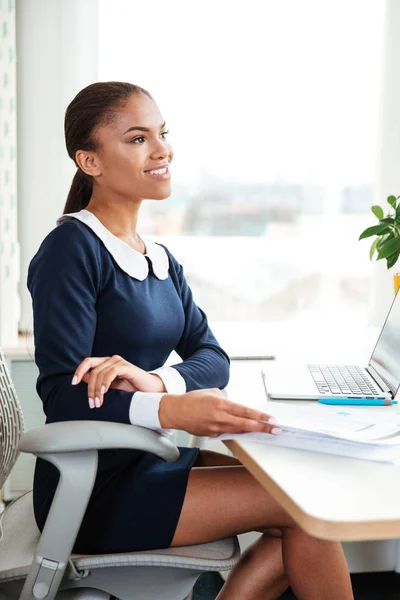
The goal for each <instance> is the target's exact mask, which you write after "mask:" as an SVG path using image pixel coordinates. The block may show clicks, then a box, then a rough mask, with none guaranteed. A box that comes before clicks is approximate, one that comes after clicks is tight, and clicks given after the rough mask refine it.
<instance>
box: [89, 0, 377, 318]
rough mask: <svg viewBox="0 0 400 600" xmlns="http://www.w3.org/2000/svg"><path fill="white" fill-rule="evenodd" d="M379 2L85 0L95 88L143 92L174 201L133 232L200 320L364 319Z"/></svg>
mask: <svg viewBox="0 0 400 600" xmlns="http://www.w3.org/2000/svg"><path fill="white" fill-rule="evenodd" d="M383 11H384V3H383V2H382V1H381V0H332V1H325V2H321V1H320V0H302V2H298V0H246V1H243V0H241V1H232V0H230V1H227V0H202V2H188V1H187V0H171V1H170V2H168V3H166V2H161V1H159V0H153V1H152V2H139V1H132V0H113V2H109V1H108V0H100V37H99V44H100V79H101V80H109V79H120V80H126V81H131V82H132V83H137V84H139V85H141V86H143V87H145V88H147V89H148V90H149V91H150V92H151V93H152V95H153V96H154V98H155V99H156V101H157V102H158V104H159V106H160V108H161V112H162V114H163V116H164V118H165V119H166V120H167V124H168V127H169V129H170V131H171V134H170V140H171V143H172V145H173V146H174V149H175V160H174V164H173V169H172V174H173V193H172V196H171V198H169V199H168V200H165V201H162V202H156V201H149V202H146V203H144V205H143V207H142V211H141V222H140V232H141V233H142V234H148V235H149V234H151V236H153V237H155V238H157V237H158V236H160V237H162V238H163V240H164V241H165V243H166V244H167V245H168V246H169V247H170V249H171V250H172V251H173V252H174V253H175V255H176V256H177V258H178V259H179V260H181V262H182V263H183V264H184V267H185V272H186V275H187V277H188V279H189V281H190V284H191V286H192V288H193V290H194V293H195V297H196V300H197V302H198V303H199V304H200V305H201V306H202V308H204V310H205V311H206V312H207V314H208V316H209V318H210V320H212V321H235V320H236V321H240V320H245V321H250V320H256V321H260V320H262V321H269V320H285V321H300V320H304V319H308V318H310V316H316V315H320V316H323V315H326V314H328V313H330V311H331V310H332V307H333V306H335V311H336V312H335V314H336V315H337V316H339V317H340V318H341V319H342V321H344V322H353V323H354V321H355V320H356V321H358V322H361V323H362V322H364V321H366V313H367V293H366V292H367V280H368V275H369V270H370V264H369V261H368V248H367V245H366V243H365V242H364V243H361V242H358V241H357V239H358V235H359V233H360V232H361V231H362V230H363V229H364V228H365V227H367V226H368V224H369V223H370V222H372V221H373V217H372V214H371V213H369V207H370V205H371V204H373V202H374V183H375V160H376V154H377V151H376V138H377V125H378V104H379V88H380V71H381V46H382V38H383V18H384V15H383Z"/></svg>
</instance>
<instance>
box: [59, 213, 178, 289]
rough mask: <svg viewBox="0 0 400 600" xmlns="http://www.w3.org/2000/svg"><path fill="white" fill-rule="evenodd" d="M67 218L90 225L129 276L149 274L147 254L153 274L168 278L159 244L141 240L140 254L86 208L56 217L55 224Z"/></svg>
mask: <svg viewBox="0 0 400 600" xmlns="http://www.w3.org/2000/svg"><path fill="white" fill-rule="evenodd" d="M69 219H78V221H82V223H85V225H87V226H88V227H90V229H91V230H92V231H94V233H95V234H96V235H97V237H98V238H100V239H101V241H102V242H103V244H104V245H105V247H106V248H107V250H108V251H109V253H110V254H111V255H112V257H113V258H114V260H115V262H116V263H117V264H118V265H119V266H120V267H121V269H122V270H123V271H125V273H128V275H130V276H131V277H134V278H135V279H139V281H143V280H144V279H146V277H147V275H148V274H149V264H148V262H147V260H146V258H145V257H146V256H147V257H148V258H149V259H150V260H151V264H152V266H153V272H154V275H155V276H156V277H157V278H158V279H167V278H168V269H169V260H168V255H167V253H166V252H165V250H164V248H163V247H162V246H160V245H159V244H156V243H155V242H151V241H150V240H147V239H146V240H143V241H144V244H145V246H146V254H141V253H140V252H138V251H137V250H134V249H133V248H131V247H130V246H128V244H126V243H125V242H123V241H122V240H120V239H119V238H118V237H117V236H116V235H114V234H113V233H111V231H109V230H108V229H107V228H106V227H104V225H103V224H102V223H101V221H99V219H98V218H97V217H96V216H95V215H94V214H93V213H91V212H90V211H88V210H81V211H79V212H76V213H69V214H67V215H62V217H60V218H59V219H57V225H61V223H63V222H64V221H67V220H69ZM142 239H143V238H142Z"/></svg>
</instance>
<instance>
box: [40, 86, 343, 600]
mask: <svg viewBox="0 0 400 600" xmlns="http://www.w3.org/2000/svg"><path fill="white" fill-rule="evenodd" d="M65 134H66V143H67V149H68V153H69V155H70V157H71V158H72V159H73V160H74V161H75V164H76V165H77V167H78V171H77V173H76V175H75V178H74V182H73V185H72V188H71V191H70V194H69V196H68V200H67V204H66V207H65V212H64V215H63V216H62V217H61V218H60V219H59V220H58V227H57V228H56V229H54V230H53V231H52V232H51V233H50V234H49V235H48V236H47V237H46V239H45V240H44V241H43V243H42V245H41V247H40V248H39V251H38V252H37V254H36V256H35V257H34V258H33V260H32V262H31V264H30V268H29V274H28V286H29V290H30V292H31V294H32V299H33V311H34V334H35V350H36V362H37V365H38V367H39V378H38V385H37V390H38V393H39V395H40V397H41V399H42V401H43V407H44V411H45V413H46V416H47V422H56V421H67V420H79V419H98V420H104V421H116V422H122V423H132V424H136V425H141V426H144V427H149V428H152V429H155V430H158V431H161V432H164V431H165V429H168V428H172V429H180V430H184V431H187V432H189V433H191V434H194V435H207V436H216V435H218V434H220V433H224V432H237V431H263V432H266V433H271V434H275V435H279V434H280V433H281V431H280V429H279V428H277V427H276V420H275V419H274V418H273V417H270V415H268V414H265V413H261V412H260V411H258V410H255V409H251V408H248V407H245V406H242V405H240V404H236V403H234V402H230V401H229V400H227V399H226V398H225V396H224V394H223V393H222V392H221V388H223V387H225V386H226V384H227V382H228V379H229V359H228V356H227V354H226V353H225V352H224V350H223V349H222V348H221V346H220V345H219V344H218V342H217V340H216V339H215V337H214V335H213V333H212V331H211V330H210V328H209V326H208V321H207V317H206V315H205V314H204V312H203V311H202V310H201V309H199V308H198V306H197V305H196V304H195V302H194V300H193V297H192V292H191V290H190V288H189V286H188V284H187V282H186V279H185V276H184V274H183V269H182V267H181V265H180V264H179V263H178V262H177V260H176V259H175V258H174V256H173V255H172V254H171V253H170V252H169V250H168V249H167V248H165V247H164V246H162V245H161V244H156V243H154V242H151V241H150V240H143V239H142V238H141V237H140V236H139V235H138V234H137V231H136V225H137V218H138V212H139V208H140V206H141V204H142V202H143V200H144V199H154V200H162V199H165V198H167V197H168V196H169V194H170V192H171V184H170V173H169V164H170V162H171V160H172V158H173V152H172V148H171V146H170V145H169V144H168V142H167V140H166V139H165V138H166V130H165V123H164V119H163V118H162V117H161V114H160V111H159V109H158V107H157V105H156V104H155V102H154V100H153V99H152V98H151V96H150V94H149V93H148V92H146V91H145V90H143V89H142V88H138V87H137V86H133V85H131V84H126V83H118V82H109V83H97V84H93V85H91V86H89V87H87V88H85V89H84V90H82V91H81V92H80V93H79V94H78V95H77V96H76V98H75V99H74V100H73V101H72V102H71V104H70V105H69V107H68V109H67V111H66V117H65ZM71 211H72V212H71ZM173 350H175V351H176V352H177V353H178V355H179V356H180V357H181V359H182V362H180V363H179V364H175V365H173V366H168V367H167V366H165V362H166V360H167V358H168V357H169V356H170V354H171V352H172V351H173ZM211 466H212V467H213V468H210V467H211ZM57 483H58V472H57V470H56V469H55V468H54V467H53V466H52V465H51V464H49V463H47V462H46V461H43V460H41V459H38V461H37V466H36V471H35V480H34V507H35V517H36V520H37V523H38V526H39V528H40V529H42V528H43V526H44V523H45V521H46V518H47V515H48V512H49V509H50V506H51V502H52V498H53V496H54V493H55V490H56V487H57ZM226 498H229V499H230V502H229V503H228V504H227V502H226ZM204 506H207V511H206V513H205V512H204ZM276 529H279V533H282V535H281V537H277V536H276V531H274V535H271V530H276ZM246 531H261V532H262V533H263V534H264V535H263V536H262V537H261V538H260V540H258V541H257V542H256V543H255V545H254V546H253V547H252V548H250V549H249V550H248V551H247V552H246V555H245V558H244V560H243V561H240V562H239V564H238V565H237V567H236V568H235V569H234V570H233V571H232V573H231V574H230V577H229V579H228V581H227V583H226V585H225V586H224V589H223V590H222V591H221V594H220V596H219V598H220V600H223V599H228V598H229V600H236V599H239V598H240V600H255V598H259V597H261V596H262V597H265V598H270V599H271V600H272V599H273V598H278V597H279V596H280V595H281V593H282V592H283V591H284V590H285V588H286V587H287V586H288V583H289V582H290V584H291V586H292V588H293V590H294V591H295V593H296V595H297V596H298V598H307V599H308V600H317V599H319V598H320V597H321V596H324V597H325V599H326V600H336V599H337V598H341V600H350V599H351V598H352V594H351V585H350V580H349V575H348V572H347V569H346V564H345V561H344V557H343V554H342V550H341V547H340V545H339V544H336V543H331V542H321V541H319V540H313V539H312V538H310V537H309V536H307V535H306V534H305V533H304V532H302V531H301V530H300V529H299V528H298V527H297V526H296V525H295V524H294V523H293V522H292V520H291V519H290V517H289V516H288V515H287V514H286V513H285V512H284V510H283V509H282V508H281V507H280V506H278V505H277V504H276V503H275V501H274V500H273V498H272V497H270V496H269V495H268V494H267V492H266V491H265V490H264V489H263V488H262V487H261V486H260V485H259V484H258V482H257V481H256V480H255V479H254V478H253V477H252V476H251V475H250V474H249V473H248V472H247V471H246V469H245V468H244V467H243V466H242V465H240V464H238V463H237V461H235V460H233V459H231V458H229V457H226V456H224V455H219V454H216V453H215V454H212V455H211V456H210V454H209V453H206V452H204V451H201V450H199V449H198V448H180V456H179V458H178V459H177V460H176V461H175V462H174V463H165V462H164V461H162V460H161V459H159V458H158V457H155V456H154V455H152V454H150V453H148V452H142V451H136V450H134V451H121V450H109V451H107V452H103V453H101V452H100V453H99V466H98V473H97V477H96V481H95V485H94V489H93V494H92V496H91V499H90V502H89V505H88V509H87V511H86V513H85V516H84V519H83V522H82V526H81V529H80V531H79V534H78V537H77V540H76V544H75V551H77V552H79V553H84V554H86V553H89V554H102V553H110V552H112V553H115V552H129V551H134V550H146V549H154V548H166V547H169V546H182V545H190V544H199V543H203V542H210V541H213V540H218V539H223V538H225V537H229V536H231V535H234V534H238V533H242V532H246ZM310 572H312V577H311V576H310ZM327 573H328V575H327ZM329 574H332V575H329ZM249 575H250V577H249Z"/></svg>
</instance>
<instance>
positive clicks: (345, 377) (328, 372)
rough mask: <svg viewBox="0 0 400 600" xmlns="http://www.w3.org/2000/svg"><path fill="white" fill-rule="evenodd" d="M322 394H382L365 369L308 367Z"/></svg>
mask: <svg viewBox="0 0 400 600" xmlns="http://www.w3.org/2000/svg"><path fill="white" fill-rule="evenodd" d="M307 366H308V368H309V371H310V373H311V375H312V376H313V378H314V381H315V383H316V386H317V388H318V391H319V393H320V394H327V395H329V396H331V395H332V394H335V395H339V396H340V395H342V394H343V395H344V394H345V395H347V394H359V395H362V396H374V395H377V394H381V393H382V392H381V391H380V390H378V389H377V388H376V386H374V385H373V383H371V381H370V379H369V378H368V377H367V375H366V373H365V371H364V369H363V368H362V367H358V366H349V367H347V366H343V365H307Z"/></svg>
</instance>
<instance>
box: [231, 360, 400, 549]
mask: <svg viewBox="0 0 400 600" xmlns="http://www.w3.org/2000/svg"><path fill="white" fill-rule="evenodd" d="M228 393H229V397H230V399H231V400H234V401H238V402H241V403H244V404H248V405H250V406H256V405H257V404H261V403H262V402H265V400H266V396H265V391H264V386H263V382H262V378H261V363H260V362H259V361H237V362H235V361H233V362H232V365H231V381H230V383H229V385H228ZM269 403H270V405H271V413H272V414H273V405H274V402H272V401H269ZM296 404H297V402H296ZM362 410H365V409H362ZM368 410H369V411H373V410H375V411H381V410H390V411H394V412H398V410H399V409H398V408H397V407H396V406H393V407H385V408H379V407H378V408H372V407H371V408H368ZM225 444H226V445H227V447H228V448H229V449H230V450H231V451H232V452H233V454H235V456H237V457H238V458H239V459H240V460H241V461H242V463H243V464H244V465H245V466H246V468H247V469H248V470H249V471H250V472H251V473H252V474H253V475H254V476H255V477H256V479H257V480H258V481H259V482H260V483H261V484H262V485H263V486H264V488H265V489H266V490H267V491H268V492H269V493H270V494H271V495H272V496H273V497H274V498H275V499H276V500H277V501H278V502H279V503H280V504H281V505H282V506H283V507H284V508H285V510H286V511H287V512H288V513H289V514H290V515H291V516H292V517H293V518H294V519H295V521H296V522H297V523H298V524H299V525H300V526H301V527H302V528H303V529H304V530H305V531H307V532H308V533H309V534H311V535H313V536H315V537H319V538H323V539H331V540H341V541H345V540H348V541H350V540H354V541H355V540H378V539H381V540H382V539H388V538H397V537H400V466H392V465H387V464H382V463H374V462H367V461H362V460H354V459H350V458H345V457H336V456H333V455H327V454H319V453H314V452H306V451H303V450H294V449H289V448H276V447H271V446H268V445H262V444H255V443H249V442H239V441H237V440H231V441H227V442H225Z"/></svg>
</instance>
